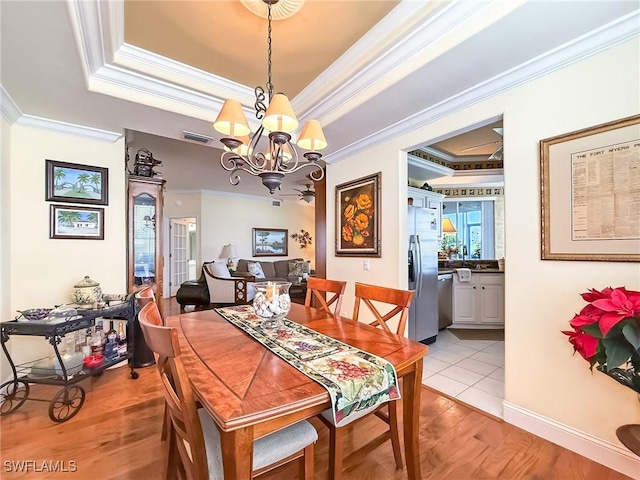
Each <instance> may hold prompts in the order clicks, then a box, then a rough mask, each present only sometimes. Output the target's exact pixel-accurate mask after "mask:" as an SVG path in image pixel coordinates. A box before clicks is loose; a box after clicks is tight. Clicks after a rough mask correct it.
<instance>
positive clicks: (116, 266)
mask: <svg viewBox="0 0 640 480" xmlns="http://www.w3.org/2000/svg"><path fill="white" fill-rule="evenodd" d="M3 150H4V148H3ZM4 153H5V152H4V151H3V154H4ZM9 158H10V166H11V168H10V170H9V175H8V181H9V183H10V184H11V198H10V200H11V201H10V202H9V205H8V206H7V205H5V202H4V198H3V205H2V213H3V217H4V215H7V217H8V220H9V222H8V225H7V227H8V228H7V231H3V242H4V241H6V240H8V242H9V245H10V252H11V259H10V260H9V265H8V267H9V283H10V285H11V286H12V288H11V291H10V294H9V300H8V301H9V305H8V308H5V307H4V305H3V312H2V313H3V314H6V313H7V311H8V312H9V315H10V316H9V317H8V318H12V317H13V316H15V311H16V310H24V309H28V308H36V307H52V306H54V305H57V304H61V303H69V302H71V293H72V290H73V285H74V284H76V283H77V282H78V281H80V280H82V278H83V277H84V276H85V275H89V276H90V277H91V278H92V279H94V280H96V281H97V282H100V286H101V288H102V290H103V292H105V293H124V292H126V252H127V235H126V231H127V230H126V221H125V218H126V194H125V192H126V183H125V182H126V180H125V171H124V143H123V141H122V140H119V141H117V142H115V143H105V142H100V141H94V140H87V139H84V138H79V137H75V136H72V135H61V134H57V133H51V132H47V131H43V130H38V129H34V128H28V127H23V126H19V125H13V126H12V127H11V142H10V147H9ZM46 159H50V160H58V161H64V162H71V163H78V164H84V165H95V166H101V167H107V168H108V169H109V205H108V206H105V207H102V206H101V207H100V208H104V218H105V223H104V240H68V239H50V238H49V215H50V206H51V205H52V204H55V202H46V201H45V182H46V179H45V160H46ZM4 173H6V172H3V174H4ZM3 176H4V175H3ZM3 183H4V182H3ZM67 205H71V204H67ZM3 252H4V249H3ZM4 268H5V265H3V277H4ZM39 340H42V339H39V338H35V337H34V338H29V339H27V338H25V337H12V338H11V341H10V343H11V344H12V349H13V350H12V355H13V358H14V359H15V360H16V361H26V360H30V359H32V358H33V355H34V354H36V353H35V351H34V348H39V347H35V345H37V344H40V343H45V342H44V341H43V340H42V342H40V341H39ZM45 346H46V344H45ZM50 350H51V349H50V347H48V349H45V350H44V351H45V352H46V354H48V353H51V352H50Z"/></svg>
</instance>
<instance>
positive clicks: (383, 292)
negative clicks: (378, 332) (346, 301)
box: [352, 282, 414, 335]
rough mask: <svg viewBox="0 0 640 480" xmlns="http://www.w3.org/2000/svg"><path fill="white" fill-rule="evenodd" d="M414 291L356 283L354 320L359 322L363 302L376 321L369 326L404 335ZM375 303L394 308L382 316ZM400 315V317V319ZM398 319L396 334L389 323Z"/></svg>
mask: <svg viewBox="0 0 640 480" xmlns="http://www.w3.org/2000/svg"><path fill="white" fill-rule="evenodd" d="M413 294H414V292H413V290H398V289H395V288H389V287H380V286H377V285H367V284H364V283H357V282H356V301H355V305H354V306H353V317H352V318H353V320H356V321H357V320H358V317H359V314H360V302H361V301H362V302H363V303H364V304H365V305H366V306H367V307H368V308H369V310H370V311H371V312H372V313H373V315H374V316H375V320H374V321H373V322H371V323H369V325H374V326H379V327H381V328H382V329H383V330H386V331H387V332H391V333H396V334H398V335H404V332H405V329H406V326H407V317H408V315H409V307H411V302H412V300H413ZM373 302H379V303H383V304H386V305H387V306H388V305H393V306H394V307H393V308H392V309H391V310H390V311H389V312H387V313H385V314H382V313H381V311H380V309H381V308H383V307H382V306H380V307H378V306H376V305H375V304H374V303H373ZM398 315H399V317H398ZM397 317H398V327H397V328H396V331H395V332H392V330H391V329H390V328H389V325H388V322H389V320H391V319H393V318H397Z"/></svg>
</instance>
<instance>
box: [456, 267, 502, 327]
mask: <svg viewBox="0 0 640 480" xmlns="http://www.w3.org/2000/svg"><path fill="white" fill-rule="evenodd" d="M453 324H454V325H455V326H459V327H464V326H470V327H478V326H482V325H486V326H491V325H504V275H503V274H501V273H472V274H471V281H470V282H460V281H459V279H458V276H457V275H456V274H454V275H453Z"/></svg>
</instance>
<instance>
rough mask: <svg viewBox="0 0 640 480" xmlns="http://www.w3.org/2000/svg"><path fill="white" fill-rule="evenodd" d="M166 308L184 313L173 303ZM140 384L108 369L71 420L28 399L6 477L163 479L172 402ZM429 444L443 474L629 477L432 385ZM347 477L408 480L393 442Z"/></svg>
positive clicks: (320, 461) (37, 391) (350, 444)
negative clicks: (51, 469)
mask: <svg viewBox="0 0 640 480" xmlns="http://www.w3.org/2000/svg"><path fill="white" fill-rule="evenodd" d="M168 307H169V308H168V309H165V314H167V313H168V312H169V311H172V312H173V310H174V307H173V306H168ZM138 372H139V374H140V378H138V379H137V380H131V379H130V377H129V370H128V369H127V368H119V369H116V370H111V371H107V372H105V373H104V374H103V375H102V376H100V377H93V378H91V379H87V380H85V381H83V382H81V384H80V385H82V386H83V387H84V388H85V389H86V390H87V397H86V401H85V404H84V406H83V407H82V409H81V410H80V412H79V413H78V414H77V415H76V416H75V417H74V418H72V419H71V420H69V421H67V422H65V423H62V424H55V423H53V422H52V421H51V420H49V416H48V414H47V409H48V405H49V404H48V402H36V401H31V400H28V401H27V402H26V403H25V404H24V405H22V407H21V408H20V409H18V410H17V411H15V412H14V413H13V414H11V415H8V416H5V417H2V418H1V419H0V427H1V430H0V447H1V448H0V478H2V479H3V480H4V479H13V478H38V479H49V478H55V479H68V478H71V479H90V478H91V479H98V480H102V479H133V480H146V479H160V478H162V459H163V456H164V446H163V444H162V443H161V442H160V429H161V425H162V412H163V400H162V396H161V390H160V385H159V378H158V376H157V372H156V370H155V367H147V368H143V369H139V370H138ZM57 390H58V387H50V386H46V385H34V386H33V387H32V390H31V394H30V398H42V399H46V400H50V399H51V398H52V397H53V395H54V394H55V393H56V392H57ZM378 422H379V421H378V420H376V419H375V418H372V419H366V420H364V421H362V422H358V424H357V425H356V426H355V428H351V429H350V432H349V433H348V434H347V436H346V439H345V451H346V452H347V453H348V452H350V451H352V450H354V449H356V448H358V446H359V445H361V444H362V443H365V442H363V439H366V438H367V437H369V436H370V435H371V434H374V433H376V432H377V431H378V428H379V427H380V426H381V424H379V423H378ZM312 423H313V424H314V426H315V427H316V428H317V429H318V432H319V435H320V438H319V440H318V443H317V444H316V455H315V468H316V478H317V479H325V478H327V451H328V447H327V437H328V435H327V429H326V428H325V427H323V425H322V423H320V422H318V421H316V420H312ZM420 423H421V428H420V449H421V462H420V463H421V465H422V475H423V478H425V479H434V480H467V479H469V480H471V479H474V480H475V479H478V480H485V479H508V480H515V479H541V480H542V479H543V480H552V479H571V480H578V479H593V480H618V479H628V477H626V476H624V475H621V474H619V473H616V472H614V471H612V470H610V469H608V468H606V467H603V466H602V465H599V464H597V463H595V462H592V461H590V460H588V459H586V458H584V457H581V456H580V455H577V454H575V453H572V452H570V451H568V450H566V449H564V448H561V447H558V446H557V445H555V444H553V443H550V442H547V441H545V440H542V439H540V438H538V437H536V436H534V435H532V434H529V433H527V432H525V431H523V430H521V429H519V428H516V427H513V426H511V425H508V424H505V423H501V422H499V421H496V420H494V419H492V418H489V417H487V416H485V415H482V414H480V413H478V412H476V411H474V410H472V409H470V408H467V407H465V406H464V405H462V404H459V403H457V402H455V401H453V400H450V399H448V398H445V397H443V396H441V395H439V394H438V393H436V392H434V391H431V390H429V389H427V388H424V389H423V391H422V400H421V421H420ZM11 460H14V461H16V460H36V461H37V462H38V463H39V464H40V465H41V464H42V462H43V461H65V462H67V464H68V462H70V461H74V462H75V464H76V465H77V469H78V471H77V472H76V473H33V471H32V472H30V473H28V474H24V473H23V474H16V473H8V472H6V470H5V465H6V463H5V462H7V461H11ZM262 478H264V479H270V480H275V479H278V480H280V479H282V480H290V479H293V478H296V469H295V466H294V465H290V466H287V467H284V468H281V469H279V470H277V471H275V472H271V473H269V474H267V475H264V476H263V477H262ZM343 478H345V479H346V480H357V479H358V480H359V479H366V480H387V479H404V478H406V470H403V471H396V470H394V461H393V454H392V451H391V447H390V444H389V442H387V443H386V444H384V445H382V446H380V447H378V448H377V449H375V450H374V451H372V452H369V453H368V454H362V455H360V456H359V457H357V458H353V457H352V458H349V459H348V461H347V466H346V470H345V472H344V475H343Z"/></svg>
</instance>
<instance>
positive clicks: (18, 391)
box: [0, 380, 29, 415]
mask: <svg viewBox="0 0 640 480" xmlns="http://www.w3.org/2000/svg"><path fill="white" fill-rule="evenodd" d="M28 397H29V384H28V383H27V382H25V381H24V380H9V381H8V382H4V383H3V384H2V385H0V402H1V403H2V404H1V405H0V415H9V414H10V413H12V412H14V411H16V410H17V409H18V408H20V406H21V405H22V404H23V403H24V402H25V401H26V400H27V398H28Z"/></svg>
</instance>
